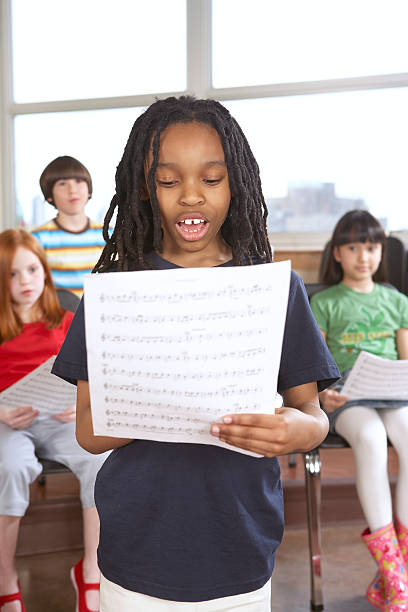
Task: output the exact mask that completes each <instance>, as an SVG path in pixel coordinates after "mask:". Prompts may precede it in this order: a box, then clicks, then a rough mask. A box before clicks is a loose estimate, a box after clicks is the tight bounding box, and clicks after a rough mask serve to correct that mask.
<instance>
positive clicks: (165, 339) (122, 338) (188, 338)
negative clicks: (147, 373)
mask: <svg viewBox="0 0 408 612" xmlns="http://www.w3.org/2000/svg"><path fill="white" fill-rule="evenodd" d="M266 331H267V330H266V329H246V330H237V331H227V332H216V333H203V332H202V330H190V331H184V332H183V333H182V334H178V335H174V336H161V335H159V336H131V335H122V334H105V333H103V334H102V335H101V341H102V342H137V344H142V343H143V344H157V343H159V344H184V343H185V342H202V341H204V340H205V341H207V342H208V341H212V340H216V341H219V340H231V339H232V338H250V337H252V336H261V335H263V334H265V333H266Z"/></svg>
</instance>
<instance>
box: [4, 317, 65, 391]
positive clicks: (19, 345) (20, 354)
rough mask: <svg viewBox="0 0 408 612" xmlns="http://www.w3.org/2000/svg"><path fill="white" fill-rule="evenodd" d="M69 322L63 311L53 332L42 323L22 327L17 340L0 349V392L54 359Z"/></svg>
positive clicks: (27, 324) (10, 341) (14, 339)
mask: <svg viewBox="0 0 408 612" xmlns="http://www.w3.org/2000/svg"><path fill="white" fill-rule="evenodd" d="M73 318H74V313H73V312H68V311H66V312H65V315H64V318H63V319H62V321H61V324H60V325H59V327H55V328H54V329H48V328H47V327H46V325H45V323H26V324H25V325H24V327H23V330H22V332H21V333H20V334H19V335H18V336H16V337H15V338H13V339H12V340H8V341H7V342H5V343H4V344H2V345H0V391H4V389H7V387H9V386H10V385H13V384H14V383H15V382H17V381H18V380H20V378H23V376H26V375H27V374H29V373H30V372H31V371H32V370H34V369H35V368H37V367H38V366H39V365H41V364H42V363H44V361H47V359H49V358H50V357H51V356H52V355H56V354H57V353H58V351H59V350H60V348H61V346H62V343H63V342H64V340H65V335H66V333H67V331H68V328H69V326H70V324H71V321H72V319H73Z"/></svg>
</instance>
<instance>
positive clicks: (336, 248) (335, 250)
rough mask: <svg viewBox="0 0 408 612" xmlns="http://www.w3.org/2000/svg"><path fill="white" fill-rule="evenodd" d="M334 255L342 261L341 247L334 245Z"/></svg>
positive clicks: (338, 260) (337, 259)
mask: <svg viewBox="0 0 408 612" xmlns="http://www.w3.org/2000/svg"><path fill="white" fill-rule="evenodd" d="M333 257H334V259H335V260H336V261H337V262H338V263H340V259H341V257H340V249H339V247H338V246H334V247H333Z"/></svg>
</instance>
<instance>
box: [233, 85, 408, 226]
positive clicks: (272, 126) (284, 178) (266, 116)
mask: <svg viewBox="0 0 408 612" xmlns="http://www.w3.org/2000/svg"><path fill="white" fill-rule="evenodd" d="M225 106H227V107H228V108H229V110H230V111H231V113H232V114H233V115H234V117H235V118H236V119H237V121H238V122H239V123H240V125H241V127H242V129H243V130H244V132H245V134H246V136H247V138H248V140H249V143H250V145H251V148H252V150H253V153H254V155H255V157H256V158H257V161H258V163H259V166H260V171H261V178H262V184H263V192H264V195H265V197H266V198H267V200H268V207H269V211H270V215H269V217H268V222H269V230H270V231H278V232H279V231H293V232H304V231H312V232H324V231H331V230H332V228H333V225H334V223H335V222H336V221H337V220H338V218H339V217H340V216H341V215H342V214H343V213H344V212H345V211H346V210H349V209H352V208H359V207H367V208H368V209H369V210H370V211H371V212H372V213H373V214H374V215H375V216H376V217H379V218H381V219H382V220H383V223H384V225H385V226H386V227H387V228H388V229H389V230H398V229H403V228H407V227H408V215H407V210H408V183H407V180H406V177H407V161H406V160H407V142H408V116H407V112H406V109H407V108H408V88H396V89H386V90H370V91H360V92H347V93H336V94H333V93H332V94H322V95H310V96H293V97H282V98H267V99H262V100H241V101H233V102H228V103H225Z"/></svg>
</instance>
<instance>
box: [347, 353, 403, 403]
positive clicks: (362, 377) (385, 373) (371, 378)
mask: <svg viewBox="0 0 408 612" xmlns="http://www.w3.org/2000/svg"><path fill="white" fill-rule="evenodd" d="M342 394H343V395H347V396H348V398H349V399H350V400H355V399H376V400H407V404H408V360H404V359H401V360H391V359H382V358H381V357H378V356H377V355H373V354H371V353H367V352H366V351H361V353H360V354H359V356H358V357H357V360H356V362H355V364H354V366H353V369H352V370H351V372H350V374H349V376H348V378H347V380H346V382H345V384H344V387H343V390H342Z"/></svg>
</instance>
